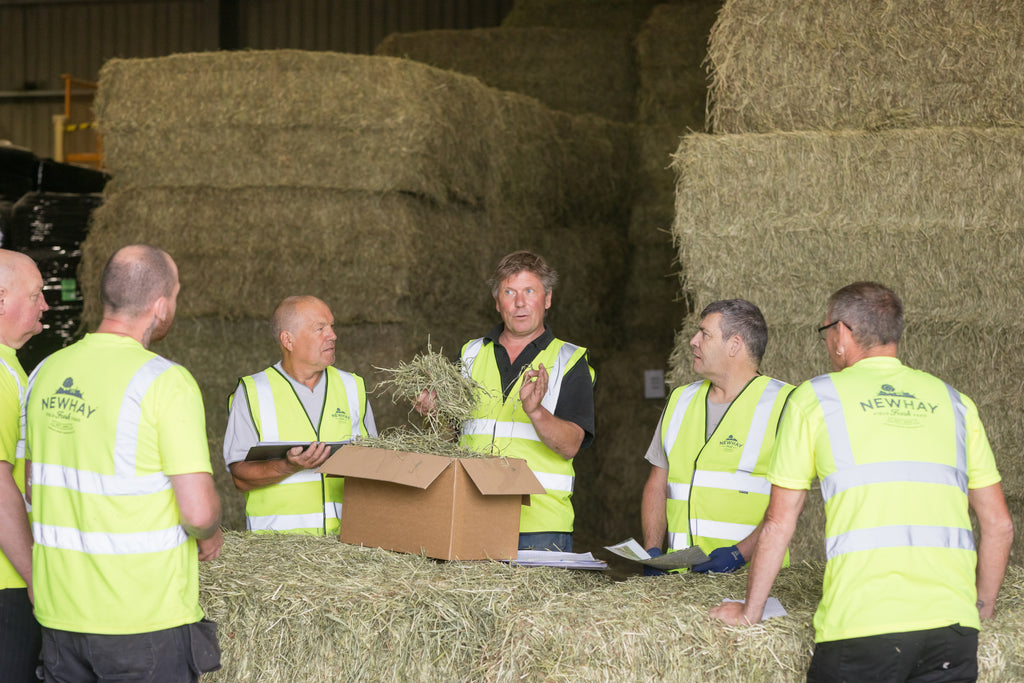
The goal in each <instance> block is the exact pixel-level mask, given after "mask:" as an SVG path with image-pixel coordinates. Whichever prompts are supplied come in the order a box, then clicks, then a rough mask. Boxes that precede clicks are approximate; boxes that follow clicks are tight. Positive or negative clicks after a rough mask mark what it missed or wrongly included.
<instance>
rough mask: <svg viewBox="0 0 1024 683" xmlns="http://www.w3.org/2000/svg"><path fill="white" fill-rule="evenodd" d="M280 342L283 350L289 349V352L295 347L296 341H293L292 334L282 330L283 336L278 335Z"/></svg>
mask: <svg viewBox="0 0 1024 683" xmlns="http://www.w3.org/2000/svg"><path fill="white" fill-rule="evenodd" d="M277 340H278V342H279V343H280V344H281V348H284V349H288V350H289V351H291V350H292V348H293V347H294V346H295V340H294V339H292V333H291V332H289V331H288V330H281V334H280V335H278V338H277Z"/></svg>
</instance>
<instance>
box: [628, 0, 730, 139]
mask: <svg viewBox="0 0 1024 683" xmlns="http://www.w3.org/2000/svg"><path fill="white" fill-rule="evenodd" d="M721 6H722V1H721V0H688V1H686V2H679V3H675V4H670V5H669V4H665V5H656V6H655V7H654V9H653V11H652V12H651V15H650V16H649V17H648V18H647V21H645V22H644V24H643V27H642V28H641V29H640V32H639V33H638V34H637V38H636V71H637V81H638V85H637V110H636V118H637V122H638V123H643V124H648V125H668V126H671V127H672V128H674V129H675V130H676V132H677V133H681V132H683V131H685V130H687V129H689V130H704V112H705V109H706V103H707V90H708V86H707V80H708V79H707V74H706V73H705V71H704V58H705V56H706V55H707V49H708V35H709V34H710V32H711V27H712V25H713V24H714V23H715V16H716V14H717V13H718V10H719V9H720V8H721Z"/></svg>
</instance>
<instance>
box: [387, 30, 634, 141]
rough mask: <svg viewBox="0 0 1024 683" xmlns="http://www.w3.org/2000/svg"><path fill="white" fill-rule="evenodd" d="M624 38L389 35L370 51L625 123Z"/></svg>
mask: <svg viewBox="0 0 1024 683" xmlns="http://www.w3.org/2000/svg"><path fill="white" fill-rule="evenodd" d="M630 38H631V36H630V34H629V33H628V32H626V31H624V30H622V29H621V28H620V29H616V30H608V31H599V30H577V29H559V28H547V27H532V28H482V29H472V30H462V31H452V30H438V31H417V32H415V33H392V34H391V35H389V36H387V37H386V38H385V39H384V40H383V41H381V43H380V44H379V45H378V46H377V48H376V49H375V51H374V52H375V53H376V54H378V55H384V56H391V57H404V58H406V59H411V60H414V61H417V62H422V63H424V64H429V65H430V66H434V67H437V68H439V69H450V70H452V71H457V72H459V73H463V74H468V75H470V76H476V77H477V78H479V79H480V80H481V81H483V82H484V83H485V84H486V85H489V86H491V87H493V88H498V89H499V90H509V91H512V92H517V93H522V94H523V95H529V96H530V97H535V98H537V99H538V100H540V101H541V102H543V103H544V104H545V105H547V106H548V107H551V108H552V109H557V110H560V111H565V112H569V113H573V114H596V115H598V116H603V117H605V118H607V119H611V120H614V121H622V122H629V121H632V119H633V97H634V93H635V90H636V86H635V76H634V73H633V46H632V41H631V39H630ZM596 84H600V87H595V85H596Z"/></svg>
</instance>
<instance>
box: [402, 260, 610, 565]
mask: <svg viewBox="0 0 1024 683" xmlns="http://www.w3.org/2000/svg"><path fill="white" fill-rule="evenodd" d="M557 280H558V274H557V273H556V272H555V271H554V270H553V269H552V268H551V267H550V266H549V265H548V264H547V262H546V261H545V260H544V258H543V257H541V256H539V255H537V254H534V253H531V252H529V251H516V252H513V253H511V254H509V255H507V256H505V257H504V258H503V259H502V260H501V261H500V262H499V263H498V266H497V268H496V269H495V271H494V275H493V276H492V278H491V282H490V284H491V295H492V296H493V297H494V303H495V308H496V309H497V311H498V313H499V314H501V319H502V322H501V323H500V324H498V325H496V326H495V327H494V328H492V329H491V331H490V332H488V333H487V335H486V336H484V337H481V338H479V339H474V340H472V341H470V342H467V343H466V345H465V346H463V348H462V365H463V372H464V373H465V374H467V375H468V376H469V377H470V378H472V379H473V380H475V381H476V382H477V383H479V384H480V385H481V386H482V387H483V388H484V391H485V393H484V394H483V395H482V396H481V397H480V400H479V401H478V403H477V405H476V407H475V409H474V410H473V413H472V415H471V417H470V419H469V420H467V421H466V422H464V423H463V425H462V433H461V435H460V439H459V444H460V445H461V446H463V447H465V448H469V449H472V450H475V451H480V452H491V453H494V454H495V455H502V456H509V457H516V458H523V459H525V460H526V462H527V464H528V465H529V466H530V469H531V470H533V473H534V474H535V475H536V477H537V479H538V480H540V483H541V485H542V486H543V487H544V488H545V490H546V491H547V493H546V494H543V495H534V496H532V497H531V500H530V505H526V506H523V507H522V511H521V516H520V521H519V532H520V533H519V549H520V550H531V549H532V550H556V551H563V552H571V551H572V531H573V521H574V512H573V507H572V490H573V484H574V481H575V470H574V468H573V458H574V457H575V456H576V454H577V453H579V451H580V449H582V448H585V447H587V446H588V445H590V443H591V441H593V438H594V370H593V368H591V367H590V363H589V362H588V360H587V350H586V349H585V348H582V347H579V346H575V345H574V344H569V343H567V342H564V341H561V340H560V339H556V338H555V335H554V334H553V333H552V332H551V330H550V328H548V326H547V325H546V324H545V323H544V315H545V311H547V309H548V308H550V307H551V293H552V290H553V289H554V286H555V284H556V283H557ZM436 399H437V396H436V395H428V394H427V393H426V392H424V393H423V394H421V395H420V397H419V399H418V400H417V402H416V405H415V407H416V410H417V411H419V412H420V413H422V414H428V413H430V412H432V411H433V410H435V409H436V405H435V401H436Z"/></svg>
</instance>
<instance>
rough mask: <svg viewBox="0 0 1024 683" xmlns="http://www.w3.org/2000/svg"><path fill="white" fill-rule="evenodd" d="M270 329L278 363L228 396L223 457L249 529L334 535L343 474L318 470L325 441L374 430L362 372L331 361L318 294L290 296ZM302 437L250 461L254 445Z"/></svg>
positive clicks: (330, 329)
mask: <svg viewBox="0 0 1024 683" xmlns="http://www.w3.org/2000/svg"><path fill="white" fill-rule="evenodd" d="M271 328H272V331H273V334H274V338H275V340H276V341H277V344H278V348H280V350H281V361H280V362H279V363H277V364H275V365H273V366H272V367H269V368H267V369H266V370H264V371H263V372H259V373H257V374H255V375H249V376H248V377H243V378H242V379H241V380H239V382H238V387H237V389H236V390H235V393H234V395H233V396H232V397H231V400H230V402H229V409H230V414H229V415H228V426H227V432H226V433H225V436H224V462H225V463H226V464H227V467H228V470H229V471H230V472H231V476H232V478H233V479H234V482H235V486H236V487H237V488H238V489H239V490H240V491H242V492H244V493H245V516H246V527H247V528H248V529H249V531H260V532H281V533H297V534H313V535H326V534H336V533H338V529H339V528H340V524H341V522H340V520H341V512H342V509H341V507H342V494H343V491H344V486H345V480H344V479H343V478H341V477H325V476H324V475H321V474H318V473H317V472H316V469H317V468H318V467H320V465H322V464H323V463H324V461H326V460H327V458H328V457H329V456H330V454H331V448H330V445H329V444H328V443H327V442H332V441H333V442H338V441H348V440H350V439H352V438H354V437H358V436H377V427H376V425H375V424H374V421H373V412H372V410H371V409H370V403H369V401H367V399H366V387H365V385H364V383H363V380H362V378H361V377H359V376H357V375H353V374H351V373H348V372H342V371H341V370H338V369H337V368H335V367H333V363H334V357H335V344H336V342H337V340H338V335H336V334H335V333H334V316H333V315H332V314H331V309H330V308H328V306H327V304H325V303H324V302H323V301H321V300H320V299H317V298H316V297H313V296H291V297H288V298H287V299H285V300H284V301H282V302H281V303H280V304H279V305H278V307H277V309H276V310H275V311H274V316H273V318H272V319H271ZM278 441H302V442H306V443H308V444H309V445H308V446H305V447H303V446H295V447H293V448H291V449H289V450H288V451H287V454H286V457H285V458H283V459H276V460H255V461H247V460H246V455H247V454H248V452H249V449H250V448H251V447H252V446H255V445H256V444H257V443H261V442H263V443H266V442H278Z"/></svg>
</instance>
